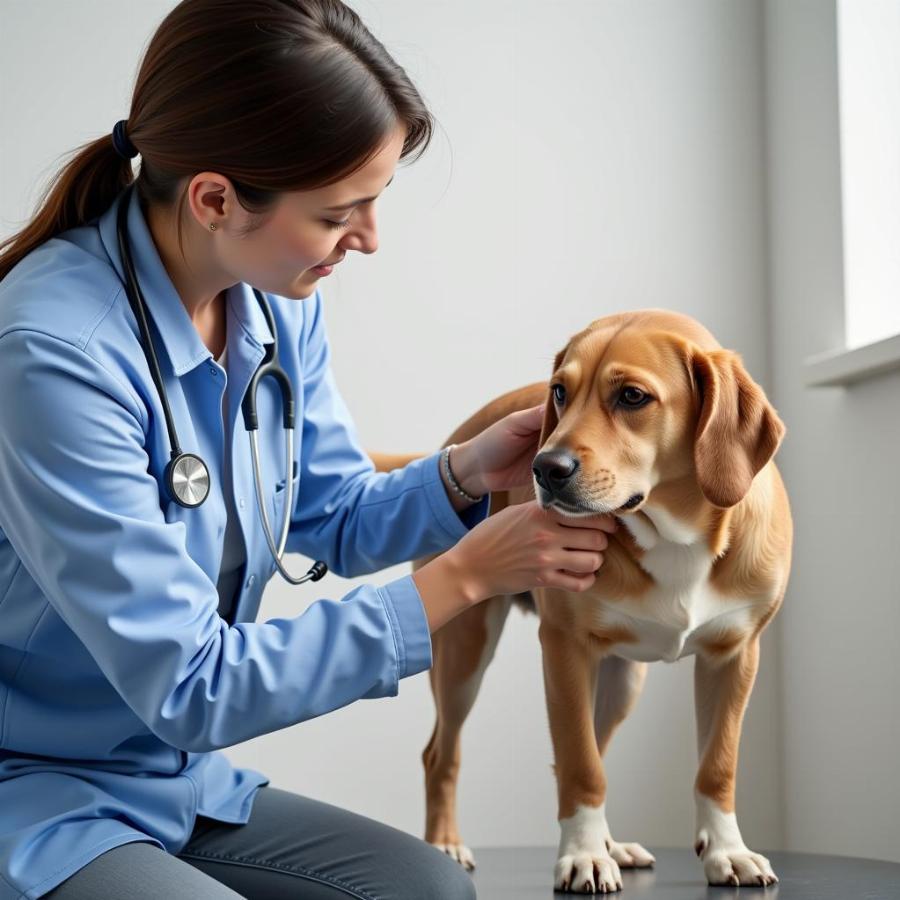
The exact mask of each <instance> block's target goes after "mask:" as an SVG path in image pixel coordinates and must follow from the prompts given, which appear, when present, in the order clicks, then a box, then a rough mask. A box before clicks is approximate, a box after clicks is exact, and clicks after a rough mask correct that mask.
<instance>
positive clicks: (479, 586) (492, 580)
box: [444, 500, 618, 600]
mask: <svg viewBox="0 0 900 900" xmlns="http://www.w3.org/2000/svg"><path fill="white" fill-rule="evenodd" d="M617 528H618V523H617V522H616V520H615V517H614V516H612V515H609V514H607V515H597V516H586V517H583V518H582V517H578V518H575V517H573V516H565V515H563V514H562V513H560V512H557V511H556V510H553V509H549V510H545V509H542V508H541V506H540V505H539V504H538V502H537V501H536V500H533V501H531V502H529V503H520V504H516V505H515V506H507V507H506V508H505V509H502V510H501V511H500V512H498V513H496V514H495V515H493V516H490V517H489V518H487V519H485V520H484V521H483V522H480V523H479V524H478V525H476V526H475V528H473V529H472V530H471V531H470V532H468V534H466V535H464V536H463V537H462V538H461V539H460V540H459V541H458V542H457V543H456V544H455V545H454V546H453V547H451V548H450V549H449V550H447V551H446V553H445V554H444V555H445V556H449V557H451V558H452V561H453V563H454V567H455V568H456V569H457V571H458V572H459V573H460V575H461V577H462V578H463V579H464V580H465V581H467V582H468V584H467V587H468V592H469V593H470V596H473V597H475V598H477V600H486V599H487V598H488V597H493V596H496V595H497V594H515V593H519V592H520V591H527V590H530V589H531V588H534V587H552V588H561V589H562V590H566V591H585V590H587V589H588V588H589V587H591V585H592V584H593V583H594V580H595V579H596V572H597V570H598V569H599V568H600V566H601V565H603V551H604V550H606V547H607V544H608V540H609V539H608V537H607V534H612V533H613V532H615V531H616V529H617ZM449 561H450V560H448V562H449Z"/></svg>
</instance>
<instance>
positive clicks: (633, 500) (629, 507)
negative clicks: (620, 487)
mask: <svg viewBox="0 0 900 900" xmlns="http://www.w3.org/2000/svg"><path fill="white" fill-rule="evenodd" d="M540 496H541V506H543V507H544V509H556V510H559V512H561V513H565V514H566V515H567V516H597V515H605V514H610V515H614V516H617V515H621V514H622V513H628V512H633V511H634V510H635V509H637V507H639V506H640V505H641V504H642V503H643V502H644V500H645V499H646V498H645V497H644V495H643V494H642V493H637V494H632V495H631V496H630V497H629V498H628V499H627V500H626V501H625V502H624V503H623V504H622V505H621V506H619V507H616V508H615V509H597V508H596V507H594V506H589V505H588V504H586V503H583V504H575V503H569V502H567V501H565V500H561V499H560V498H559V497H548V496H547V492H546V491H544V490H541V491H540Z"/></svg>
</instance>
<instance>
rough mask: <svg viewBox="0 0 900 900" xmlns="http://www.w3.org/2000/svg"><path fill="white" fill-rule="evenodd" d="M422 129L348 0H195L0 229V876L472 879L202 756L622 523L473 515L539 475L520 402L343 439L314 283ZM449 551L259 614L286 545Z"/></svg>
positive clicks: (521, 509)
mask: <svg viewBox="0 0 900 900" xmlns="http://www.w3.org/2000/svg"><path fill="white" fill-rule="evenodd" d="M431 133H432V119H431V117H430V115H429V113H428V111H427V110H426V108H425V106H424V104H423V102H422V100H421V98H420V96H419V94H418V93H417V91H416V89H415V88H414V87H413V85H412V84H411V83H410V81H409V80H408V78H407V76H406V75H405V73H404V72H403V70H402V69H401V68H400V67H399V66H398V65H397V64H396V63H395V62H394V61H393V59H392V58H391V57H390V56H389V55H388V53H387V52H386V51H385V49H384V47H383V46H382V45H381V44H380V43H379V42H378V41H377V40H376V39H375V38H374V37H373V36H372V35H371V34H370V33H369V32H368V31H367V30H366V28H365V27H364V26H363V24H362V23H361V22H360V20H359V19H358V18H357V16H356V14H355V13H354V12H352V11H351V10H350V9H349V8H347V7H346V6H344V5H343V4H341V3H340V2H338V0H235V2H223V0H185V2H183V3H180V4H179V5H178V6H176V7H175V8H174V9H173V10H172V12H171V13H170V14H169V15H168V16H167V18H166V19H165V20H164V21H163V22H162V24H161V25H160V27H159V28H158V30H157V31H156V33H155V35H154V36H153V38H152V40H151V42H150V44H149V46H148V48H147V50H146V53H145V56H144V58H143V60H142V63H141V66H140V69H139V73H138V77H137V81H136V85H135V89H134V93H133V97H132V102H131V109H130V113H129V115H128V118H127V119H123V120H121V121H119V122H118V123H116V125H115V126H114V127H112V128H111V129H110V132H109V133H107V134H104V135H103V136H102V137H99V138H98V139H96V140H94V141H92V142H90V143H87V144H85V145H83V146H82V147H81V148H79V151H78V152H77V153H76V154H75V155H74V156H73V157H72V159H71V160H70V161H69V162H68V164H67V165H66V166H65V167H64V168H63V170H62V171H61V172H60V174H59V175H58V177H57V179H56V180H55V181H54V182H53V183H52V184H51V186H50V189H49V191H48V193H47V195H46V196H45V198H44V200H43V202H42V204H41V206H40V207H39V209H38V211H37V213H36V215H35V216H34V218H33V219H32V220H31V221H30V222H29V223H28V224H27V226H26V227H24V228H23V229H22V230H21V231H20V232H19V233H18V234H16V235H14V236H13V237H11V238H9V239H8V240H7V241H5V242H4V243H3V245H2V246H0V383H2V384H3V399H2V401H0V529H2V530H0V900H14V898H20V897H22V898H24V897H28V898H36V897H41V896H45V895H46V896H50V897H54V898H59V900H76V898H97V897H116V898H147V900H150V898H153V900H159V898H160V897H165V898H167V900H176V898H192V900H207V898H209V900H212V898H226V897H236V896H246V897H263V896H264V897H288V896H290V897H295V896H302V897H304V898H336V897H348V896H349V897H356V898H378V900H392V898H413V897H415V898H423V897H428V898H430V900H442V898H468V897H472V896H474V888H473V884H472V881H471V879H470V877H469V875H468V874H467V873H466V872H465V871H464V870H463V868H462V867H460V866H459V865H458V864H457V863H456V862H454V861H453V860H451V859H450V858H449V857H448V856H446V855H444V854H443V853H441V852H440V851H439V850H438V849H436V848H435V847H432V846H430V845H429V844H427V843H425V842H424V841H422V840H420V839H419V838H417V837H414V836H412V835H409V834H406V833H405V832H402V831H399V830H397V829H394V828H391V827H389V826H387V825H385V824H382V823H379V822H376V821H373V820H371V819H368V818H365V817H363V816H361V815H357V814H354V813H351V812H349V811H345V810H342V809H339V808H337V807H335V806H332V805H329V804H327V803H323V802H318V801H315V800H312V799H309V798H306V797H302V796H299V795H296V794H293V793H290V792H288V791H285V790H281V789H278V788H275V787H272V786H268V787H266V785H268V780H267V778H266V777H265V775H263V774H261V773H259V772H257V771H254V770H251V769H244V768H234V767H232V766H231V764H230V763H229V761H228V759H227V758H226V757H225V756H224V755H223V754H222V753H220V752H218V751H219V749H220V748H222V747H228V746H231V745H234V744H237V743H239V742H241V741H246V740H249V739H250V738H253V737H256V736H258V735H262V734H266V733H267V732H271V731H274V730H276V729H279V728H285V727H287V726H290V725H293V724H295V723H297V722H302V721H304V720H306V719H310V718H312V717H314V716H318V715H321V714H323V713H327V712H329V711H330V710H334V709H337V708H339V707H342V706H346V705H347V704H349V703H352V702H353V701H354V700H357V699H360V698H372V697H385V696H393V695H395V694H397V692H398V682H399V680H400V679H401V678H405V677H408V676H410V675H415V674H416V673H418V672H422V671H423V670H425V669H427V668H429V666H430V665H431V637H430V636H431V633H432V632H434V631H435V630H436V629H438V628H440V627H441V626H442V625H443V624H445V623H446V622H447V621H449V620H450V619H451V618H453V617H454V616H456V615H457V614H459V613H460V612H462V611H464V610H465V609H467V608H469V607H470V606H472V605H473V604H476V603H479V602H481V601H483V600H485V599H487V598H488V597H490V596H493V595H496V594H498V593H501V592H517V591H522V590H527V589H528V588H530V587H534V586H535V585H538V584H544V585H556V586H559V587H563V588H567V589H569V590H579V589H584V588H586V587H588V586H590V584H591V583H592V582H593V580H594V577H595V574H594V573H595V572H596V570H597V568H598V567H599V565H600V564H601V563H602V551H603V549H604V548H605V546H606V534H605V532H609V531H612V530H614V528H615V524H614V521H613V520H612V519H611V518H610V517H597V518H594V519H579V520H569V522H568V523H565V522H564V520H562V519H561V518H559V517H558V516H557V515H556V514H554V513H550V512H545V511H544V510H541V509H540V508H539V507H538V506H537V504H536V503H531V504H523V505H521V506H517V507H510V508H507V509H505V510H503V511H502V512H500V513H498V514H497V515H495V516H493V517H491V518H487V513H488V494H489V492H490V491H491V490H498V489H503V488H506V487H511V486H513V485H524V484H528V483H530V480H531V461H532V458H533V456H534V454H535V452H536V449H537V444H538V437H539V432H540V427H541V409H540V408H536V409H532V410H526V411H524V412H520V413H516V414H513V415H511V416H508V417H507V418H506V419H504V420H502V421H500V422H499V423H497V424H496V425H494V426H492V427H491V428H489V429H487V430H486V431H484V432H482V433H481V434H480V435H478V436H477V437H476V438H474V439H472V440H471V441H468V442H466V443H465V444H460V445H458V446H455V447H453V448H452V452H451V451H449V450H446V449H445V450H444V451H442V452H436V453H434V454H432V455H429V456H427V457H426V458H423V459H419V460H416V461H414V462H412V463H410V464H409V465H407V466H406V467H404V468H402V469H399V470H397V471H394V472H391V473H376V472H375V471H374V467H373V465H372V463H371V461H370V460H369V458H368V457H367V456H366V454H365V453H364V451H363V450H362V449H361V447H360V444H359V442H358V439H357V435H356V431H355V429H354V425H353V422H352V420H351V417H350V415H349V413H348V411H347V409H346V407H345V406H344V403H343V401H342V399H341V397H340V395H339V393H338V391H337V389H336V387H335V383H334V379H333V376H332V373H331V369H330V364H329V358H330V350H329V343H328V337H327V334H326V329H325V324H324V315H325V313H324V308H323V294H322V291H321V290H320V288H319V284H320V281H321V280H322V279H324V278H326V277H327V276H328V274H329V273H330V272H331V271H332V267H333V266H336V265H339V264H342V262H343V261H344V260H345V257H346V256H347V254H348V253H350V252H351V251H357V252H359V253H364V254H369V253H374V252H375V250H376V249H377V246H378V238H377V230H376V217H375V204H376V200H377V198H378V197H379V196H380V195H381V193H382V192H383V191H384V189H385V188H386V187H387V185H388V184H389V183H390V180H391V178H392V177H393V173H394V170H395V167H396V166H397V164H398V163H399V161H400V160H401V159H406V158H410V157H415V156H417V155H418V154H420V153H421V152H422V151H423V150H424V149H425V147H426V146H427V144H428V141H429V139H430V136H431ZM137 156H140V160H139V171H138V174H137V176H136V177H135V175H134V171H133V168H132V167H133V165H134V164H133V163H132V159H133V158H135V157H137ZM451 325H452V323H451ZM359 364H360V365H367V361H366V360H360V362H359ZM401 403H402V390H400V389H398V390H390V386H389V385H385V396H384V413H385V415H390V414H391V413H392V411H394V410H398V407H399V406H400V405H401ZM394 414H396V415H399V414H400V413H399V411H397V412H395V413H394ZM295 416H296V424H295V423H294V417H295ZM294 429H296V434H297V440H296V442H294V441H293V434H294ZM575 526H577V527H575ZM448 548H452V549H448ZM443 550H448V552H446V553H444V554H443V555H441V556H439V557H438V558H437V559H435V560H434V561H432V562H431V563H429V564H428V565H427V566H425V567H424V568H422V569H421V570H419V571H417V572H416V573H415V574H414V575H407V576H405V577H403V578H398V579H396V580H394V581H391V582H389V583H387V584H385V585H383V586H375V585H364V586H362V587H358V588H356V589H355V590H353V591H351V592H350V593H349V594H347V596H345V597H343V598H341V600H340V602H336V601H334V600H326V599H320V600H316V601H315V602H313V603H312V604H311V605H309V607H308V608H307V609H306V610H305V611H304V612H303V613H302V615H299V616H297V617H296V618H291V619H271V620H269V621H266V622H256V621H255V619H256V615H257V612H258V609H259V604H260V600H261V597H262V592H263V588H264V586H265V584H266V582H267V581H268V580H269V578H270V577H271V576H272V575H273V574H274V573H275V571H276V570H277V571H279V572H281V574H282V575H284V576H285V577H286V578H288V580H290V581H291V583H294V584H297V583H301V582H303V581H312V580H315V579H317V578H318V577H320V576H321V574H322V573H323V572H324V568H325V566H326V565H327V567H328V568H330V569H332V570H333V571H335V572H337V573H338V574H340V575H344V576H355V575H360V574H363V573H372V572H376V571H377V570H379V569H381V568H383V567H385V566H389V565H392V564H396V563H399V562H401V561H404V560H409V559H413V558H418V557H421V556H424V555H427V554H431V553H435V552H438V551H443ZM285 551H290V552H296V553H302V554H305V555H307V556H308V557H310V558H312V559H316V560H319V561H318V562H317V563H316V565H315V566H314V567H313V568H312V569H311V570H310V572H309V573H307V574H306V575H305V576H303V577H299V578H298V577H297V576H296V575H292V574H291V573H290V572H288V570H287V568H286V567H285V565H284V562H283V561H282V559H281V556H282V554H283V553H284V552H285ZM309 589H310V587H309V585H307V587H305V588H302V590H309ZM348 738H350V739H353V740H357V739H358V740H362V741H366V740H370V739H372V738H371V736H369V737H367V736H365V735H352V736H348ZM297 763H298V765H301V766H302V765H303V761H302V759H300V758H298V761H297ZM353 776H354V777H357V778H358V777H359V776H360V773H353ZM260 788H264V789H262V790H261V789H260Z"/></svg>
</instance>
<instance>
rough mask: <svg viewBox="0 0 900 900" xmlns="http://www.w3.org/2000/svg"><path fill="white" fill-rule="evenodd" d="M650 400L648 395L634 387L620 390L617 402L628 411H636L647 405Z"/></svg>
mask: <svg viewBox="0 0 900 900" xmlns="http://www.w3.org/2000/svg"><path fill="white" fill-rule="evenodd" d="M650 399H651V398H650V395H649V394H646V393H644V391H642V390H641V389H640V388H636V387H625V388H622V393H620V394H619V402H620V403H621V404H622V406H627V407H628V408H629V409H638V408H639V407H641V406H644V405H645V404H646V403H649V402H650Z"/></svg>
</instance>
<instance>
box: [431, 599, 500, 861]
mask: <svg viewBox="0 0 900 900" xmlns="http://www.w3.org/2000/svg"><path fill="white" fill-rule="evenodd" d="M510 604H511V599H510V598H509V597H505V596H500V597H493V598H491V599H490V600H486V601H484V602H483V603H479V604H478V605H477V606H473V607H472V608H471V609H469V610H466V612H464V613H460V615H458V616H456V617H455V618H453V619H451V620H450V621H449V622H448V623H447V624H446V625H444V626H443V627H442V628H440V629H438V630H437V631H436V632H435V633H434V634H433V635H432V666H431V669H430V671H429V675H430V678H431V690H432V693H433V694H434V702H435V709H436V713H437V719H436V721H435V725H434V731H433V733H432V735H431V740H430V741H429V742H428V746H427V747H426V748H425V751H424V753H423V754H422V762H423V763H424V764H425V798H426V800H425V802H426V816H425V840H426V841H428V842H429V843H430V844H434V845H435V846H436V847H438V848H439V849H441V850H443V851H444V852H445V853H447V854H449V855H450V856H452V857H453V858H454V859H455V860H457V861H458V862H460V863H462V865H463V866H465V867H466V868H467V869H474V868H475V859H474V857H473V856H472V852H471V851H470V850H469V849H468V847H465V846H464V845H463V844H462V841H461V840H460V836H459V830H458V828H457V822H456V786H457V779H458V776H459V765H460V732H461V731H462V726H463V723H464V722H465V720H466V716H468V714H469V711H470V710H471V709H472V704H473V703H474V702H475V698H476V697H477V696H478V690H479V688H480V687H481V680H482V678H483V676H484V671H485V669H486V668H487V666H488V664H489V663H490V661H491V659H493V656H494V650H495V649H496V647H497V640H498V639H499V637H500V633H501V631H502V630H503V625H504V622H505V621H506V616H507V614H508V612H509V607H510Z"/></svg>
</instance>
